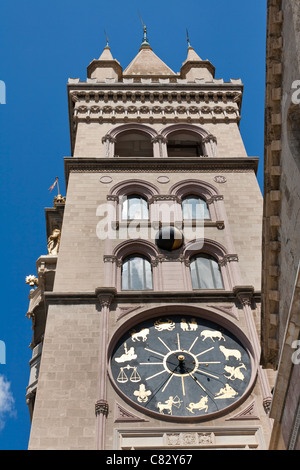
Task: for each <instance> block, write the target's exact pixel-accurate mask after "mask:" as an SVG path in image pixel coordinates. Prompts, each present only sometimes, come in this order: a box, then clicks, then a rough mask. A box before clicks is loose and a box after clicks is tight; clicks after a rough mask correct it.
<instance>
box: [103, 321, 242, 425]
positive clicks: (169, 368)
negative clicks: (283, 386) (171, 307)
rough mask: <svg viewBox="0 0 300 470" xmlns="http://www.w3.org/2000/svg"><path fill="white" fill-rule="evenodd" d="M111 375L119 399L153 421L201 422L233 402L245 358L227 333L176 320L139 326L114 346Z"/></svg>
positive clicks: (206, 323)
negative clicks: (151, 415) (154, 417)
mask: <svg viewBox="0 0 300 470" xmlns="http://www.w3.org/2000/svg"><path fill="white" fill-rule="evenodd" d="M111 372H112V376H113V379H114V381H115V384H116V385H117V387H118V388H119V390H120V391H121V393H122V394H123V395H125V396H126V397H127V398H129V399H130V400H131V402H133V403H134V404H135V405H138V406H141V407H143V408H144V410H145V411H146V410H148V411H149V412H151V413H157V414H158V417H159V416H160V417H163V416H164V417H169V418H170V417H171V418H176V417H184V418H187V417H188V418H193V417H196V418H199V417H206V416H207V415H209V414H210V413H216V412H219V411H222V410H223V409H224V408H227V407H228V406H230V405H232V404H233V403H234V402H236V401H237V400H239V399H240V398H241V397H242V395H243V394H244V392H245V391H246V389H247V387H248V385H249V382H250V378H251V359H250V356H249V354H248V352H247V350H246V349H245V347H244V346H243V345H242V343H241V342H240V341H239V340H238V339H237V338H236V337H235V336H234V335H233V334H232V333H231V332H229V331H228V330H226V329H224V328H221V327H220V326H219V325H217V324H216V323H212V322H210V321H207V320H204V319H201V318H198V317H192V316H187V315H185V316H183V315H182V316H181V315H170V316H162V317H159V318H155V319H151V320H147V321H144V322H142V323H140V324H138V325H136V326H135V327H134V329H131V330H129V331H128V332H127V333H126V334H125V335H124V336H123V337H122V338H121V339H120V340H119V342H118V343H117V345H116V347H115V349H114V351H113V354H112V357H111Z"/></svg>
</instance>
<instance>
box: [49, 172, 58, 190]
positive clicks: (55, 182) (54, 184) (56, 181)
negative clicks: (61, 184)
mask: <svg viewBox="0 0 300 470" xmlns="http://www.w3.org/2000/svg"><path fill="white" fill-rule="evenodd" d="M57 183H58V176H57V177H56V178H55V181H54V183H53V184H52V186H50V188H49V191H50V193H51V191H52V189H54V188H55V186H56V185H57Z"/></svg>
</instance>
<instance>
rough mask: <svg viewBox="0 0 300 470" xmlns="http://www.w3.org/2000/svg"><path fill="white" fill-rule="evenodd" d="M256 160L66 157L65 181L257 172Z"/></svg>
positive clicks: (254, 158) (238, 158)
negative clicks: (96, 175) (76, 175)
mask: <svg viewBox="0 0 300 470" xmlns="http://www.w3.org/2000/svg"><path fill="white" fill-rule="evenodd" d="M258 162H259V158H258V157H231V158H227V157H218V158H215V157H207V158H205V157H196V158H180V159H179V158H154V157H152V158H146V157H145V158H142V157H141V158H133V157H126V158H125V157H124V158H122V157H118V158H90V157H80V158H78V157H65V158H64V164H65V181H66V185H67V184H68V179H69V174H70V172H103V171H110V172H122V171H125V172H126V173H128V172H139V171H143V172H144V171H149V172H153V171H166V170H168V171H171V172H172V171H180V172H181V171H185V170H186V171H187V170H188V171H196V172H198V171H201V172H203V171H218V172H220V171H247V170H248V171H249V170H252V171H254V172H255V174H256V173H257V168H258Z"/></svg>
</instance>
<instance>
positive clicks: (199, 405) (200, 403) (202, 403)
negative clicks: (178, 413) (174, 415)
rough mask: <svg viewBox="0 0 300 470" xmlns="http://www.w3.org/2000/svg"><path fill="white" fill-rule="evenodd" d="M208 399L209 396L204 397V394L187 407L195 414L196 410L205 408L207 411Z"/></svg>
mask: <svg viewBox="0 0 300 470" xmlns="http://www.w3.org/2000/svg"><path fill="white" fill-rule="evenodd" d="M207 401H208V396H206V397H204V396H203V395H202V397H201V398H200V400H199V401H198V403H193V402H192V403H190V404H189V406H187V407H186V409H187V410H189V411H190V412H191V413H193V414H195V413H194V410H198V411H200V410H205V413H207V410H208V406H207Z"/></svg>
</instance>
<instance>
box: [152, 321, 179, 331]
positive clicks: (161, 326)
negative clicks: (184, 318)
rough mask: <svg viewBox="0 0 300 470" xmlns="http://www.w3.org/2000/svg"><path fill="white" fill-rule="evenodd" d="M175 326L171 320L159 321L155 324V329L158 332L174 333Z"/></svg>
mask: <svg viewBox="0 0 300 470" xmlns="http://www.w3.org/2000/svg"><path fill="white" fill-rule="evenodd" d="M175 326H176V325H175V323H174V322H173V321H172V320H169V318H167V319H166V320H161V319H159V320H156V321H155V322H154V327H155V329H156V330H158V331H164V330H168V331H172V330H174V328H175Z"/></svg>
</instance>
